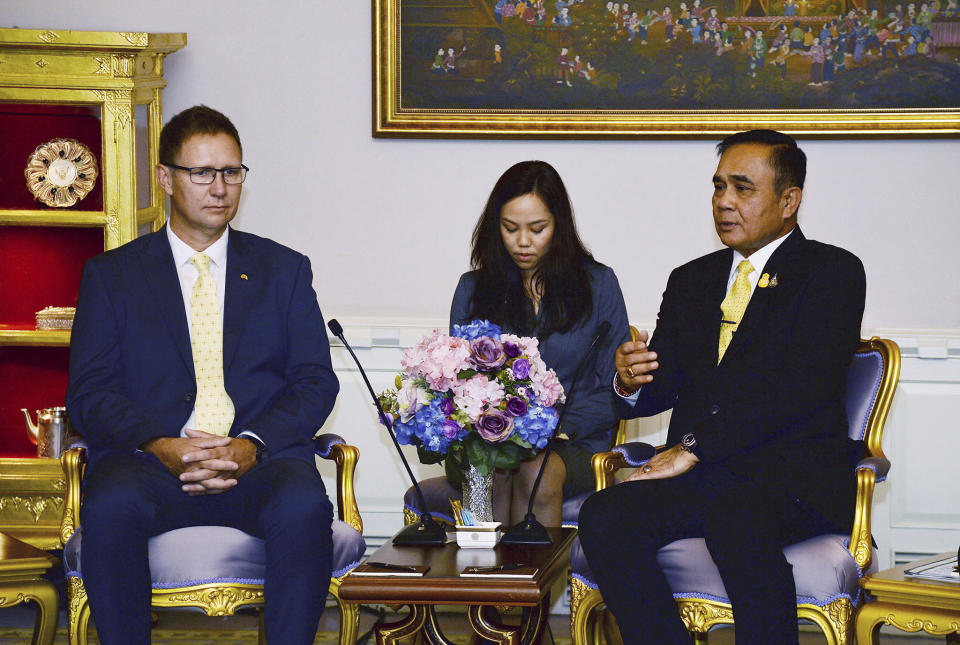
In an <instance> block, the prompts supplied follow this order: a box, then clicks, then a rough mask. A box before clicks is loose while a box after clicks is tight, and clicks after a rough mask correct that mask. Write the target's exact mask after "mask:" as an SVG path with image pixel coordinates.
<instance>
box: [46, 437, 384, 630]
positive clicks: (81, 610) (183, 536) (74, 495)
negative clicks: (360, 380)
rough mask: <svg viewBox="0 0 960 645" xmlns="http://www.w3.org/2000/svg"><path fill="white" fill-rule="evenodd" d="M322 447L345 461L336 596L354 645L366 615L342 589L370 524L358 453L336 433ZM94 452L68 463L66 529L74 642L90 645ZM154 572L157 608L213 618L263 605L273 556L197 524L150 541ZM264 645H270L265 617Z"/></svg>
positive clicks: (256, 542)
mask: <svg viewBox="0 0 960 645" xmlns="http://www.w3.org/2000/svg"><path fill="white" fill-rule="evenodd" d="M314 449H315V452H316V454H317V455H319V456H320V457H321V458H323V459H331V460H333V461H335V462H336V464H337V509H338V515H339V517H338V518H334V520H333V577H332V579H331V580H330V593H331V594H333V596H334V597H335V598H336V599H337V604H338V605H339V607H340V643H342V644H344V645H345V644H347V643H350V644H352V643H354V642H356V639H357V628H358V623H359V617H360V611H359V607H358V606H357V605H348V604H344V603H342V602H340V597H339V595H338V590H339V589H340V583H341V582H342V581H343V578H344V576H346V575H347V573H349V572H350V571H351V570H352V569H353V568H354V567H356V566H357V565H358V564H360V560H361V559H362V558H363V552H364V550H365V549H366V543H365V542H364V539H363V535H362V533H363V521H362V520H361V518H360V511H359V509H358V508H357V502H356V498H355V497H354V492H353V474H354V470H355V468H356V465H357V459H358V457H359V452H358V450H357V449H356V448H355V447H353V446H349V445H347V443H346V442H345V441H344V440H343V438H341V437H339V436H337V435H335V434H324V435H320V436H319V437H316V438H315V439H314ZM85 461H86V450H85V449H84V448H83V447H75V448H72V449H70V450H68V451H67V452H65V453H64V454H63V456H62V457H61V458H60V463H61V464H62V466H63V470H64V473H65V475H66V480H67V494H66V501H65V503H64V509H63V520H62V522H61V525H60V539H61V541H62V542H63V544H64V547H63V568H64V572H65V574H66V577H67V608H68V609H67V623H68V625H67V631H68V636H69V639H70V645H86V643H87V625H88V623H89V621H90V606H89V604H88V600H87V592H86V590H85V589H84V586H83V573H82V569H81V565H82V554H81V549H80V534H81V530H82V529H81V527H80V495H81V486H80V484H81V478H82V477H83V467H84V463H85ZM200 541H202V542H204V543H215V544H217V545H218V548H217V549H216V552H215V553H208V552H205V553H203V554H202V557H194V556H192V553H193V551H194V549H193V548H191V547H192V545H195V544H197V543H198V542H200ZM148 548H149V552H150V556H149V557H150V574H151V576H152V578H153V600H152V604H153V606H154V607H183V608H185V607H193V608H200V609H202V610H204V611H205V612H206V613H207V615H209V616H229V615H232V614H233V613H234V612H235V611H236V610H237V609H239V608H241V607H256V608H258V609H262V607H263V600H264V596H263V576H264V566H265V561H266V559H265V552H264V549H263V541H262V540H260V539H258V538H255V537H252V536H250V535H248V534H246V533H244V532H242V531H239V530H237V529H233V528H230V527H225V526H193V527H187V528H182V529H176V530H174V531H168V532H166V533H162V534H160V535H158V536H156V537H154V538H151V539H150V542H149V546H148ZM259 641H260V643H261V644H263V643H266V639H265V636H264V631H263V613H262V611H261V612H260V636H259Z"/></svg>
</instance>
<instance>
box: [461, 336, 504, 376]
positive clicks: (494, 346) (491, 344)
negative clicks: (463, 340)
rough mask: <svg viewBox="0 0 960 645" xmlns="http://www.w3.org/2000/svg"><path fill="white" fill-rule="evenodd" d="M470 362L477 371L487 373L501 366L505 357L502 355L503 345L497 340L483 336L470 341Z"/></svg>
mask: <svg viewBox="0 0 960 645" xmlns="http://www.w3.org/2000/svg"><path fill="white" fill-rule="evenodd" d="M470 360H472V361H473V364H474V365H476V366H477V368H478V369H480V370H484V371H487V372H489V371H491V370H495V369H497V368H498V367H500V366H501V365H503V364H504V362H506V360H507V355H506V354H504V353H503V344H501V342H500V341H499V340H494V339H493V338H488V337H486V336H485V337H483V338H477V339H476V340H471V341H470Z"/></svg>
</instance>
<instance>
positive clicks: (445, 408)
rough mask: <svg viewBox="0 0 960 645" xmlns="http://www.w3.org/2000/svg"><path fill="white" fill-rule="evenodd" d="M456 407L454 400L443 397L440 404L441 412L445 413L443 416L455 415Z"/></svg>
mask: <svg viewBox="0 0 960 645" xmlns="http://www.w3.org/2000/svg"><path fill="white" fill-rule="evenodd" d="M454 407H455V406H454V405H453V399H450V398H447V397H443V401H442V402H441V403H440V411H441V412H443V416H445V417H449V416H450V415H451V414H453V410H454Z"/></svg>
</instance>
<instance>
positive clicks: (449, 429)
mask: <svg viewBox="0 0 960 645" xmlns="http://www.w3.org/2000/svg"><path fill="white" fill-rule="evenodd" d="M462 429H463V428H461V427H460V424H459V423H457V422H456V421H454V420H453V419H444V421H443V435H444V436H445V437H446V438H447V439H456V438H457V435H458V434H460V431H461V430H462Z"/></svg>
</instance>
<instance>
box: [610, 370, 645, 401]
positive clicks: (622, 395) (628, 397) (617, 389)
mask: <svg viewBox="0 0 960 645" xmlns="http://www.w3.org/2000/svg"><path fill="white" fill-rule="evenodd" d="M642 389H643V386H642V385H641V386H640V389H638V390H637V391H636V392H634V393H633V394H627V393H626V392H624V391H623V390H621V389H620V385H619V383H618V382H617V373H616V372H614V373H613V391H614V392H616V393H617V396H619V397H620V398H621V399H623V400H624V401H626V402H627V403H629V404H630V405H635V404H636V402H637V399H639V398H640V390H642Z"/></svg>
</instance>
